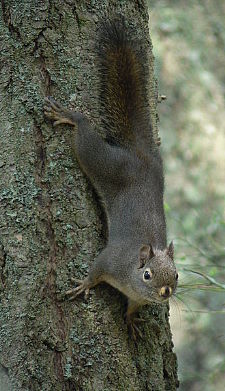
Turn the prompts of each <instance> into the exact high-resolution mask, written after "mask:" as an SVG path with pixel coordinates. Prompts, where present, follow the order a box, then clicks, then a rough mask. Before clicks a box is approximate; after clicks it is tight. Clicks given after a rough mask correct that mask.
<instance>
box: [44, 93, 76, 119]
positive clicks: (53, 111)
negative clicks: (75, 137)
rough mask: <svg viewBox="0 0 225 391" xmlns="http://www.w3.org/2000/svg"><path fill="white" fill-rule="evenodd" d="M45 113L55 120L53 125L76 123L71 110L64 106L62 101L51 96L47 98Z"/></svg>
mask: <svg viewBox="0 0 225 391" xmlns="http://www.w3.org/2000/svg"><path fill="white" fill-rule="evenodd" d="M44 114H45V116H46V117H48V118H49V119H51V120H53V121H54V122H53V126H57V125H60V124H69V125H74V124H75V123H74V121H73V119H72V115H71V111H70V110H67V109H66V108H64V107H63V106H62V105H61V104H60V103H58V102H56V101H55V100H54V99H53V98H52V97H51V96H48V97H47V98H45V102H44Z"/></svg>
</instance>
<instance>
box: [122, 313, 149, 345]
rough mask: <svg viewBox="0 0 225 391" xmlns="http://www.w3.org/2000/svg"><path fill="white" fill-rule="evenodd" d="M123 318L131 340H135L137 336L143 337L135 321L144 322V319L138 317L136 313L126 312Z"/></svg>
mask: <svg viewBox="0 0 225 391" xmlns="http://www.w3.org/2000/svg"><path fill="white" fill-rule="evenodd" d="M135 315H136V316H135ZM125 319H126V323H127V327H128V330H129V332H130V334H131V337H132V338H133V340H134V341H135V342H136V341H137V337H140V338H143V334H142V332H141V330H140V328H139V327H138V325H137V323H143V322H145V319H142V318H138V317H137V314H132V315H128V314H126V315H125Z"/></svg>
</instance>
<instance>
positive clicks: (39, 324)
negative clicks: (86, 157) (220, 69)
mask: <svg viewBox="0 0 225 391" xmlns="http://www.w3.org/2000/svg"><path fill="white" fill-rule="evenodd" d="M113 10H114V11H117V12H120V13H123V14H124V15H125V16H126V19H127V20H128V21H130V22H128V23H131V24H133V25H135V26H136V31H137V35H142V36H144V37H145V42H146V48H147V47H148V50H149V55H150V64H151V66H150V67H151V75H152V77H151V80H150V106H151V111H152V119H153V124H154V129H155V130H156V129H157V125H156V88H155V80H154V77H153V57H152V54H151V45H150V42H149V36H148V14H147V9H146V7H145V4H144V3H143V2H142V1H138V0H136V1H122V0H120V1H116V0H111V1H108V0H104V1H97V2H95V1H77V2H76V1H74V0H67V1H60V0H56V1H51V0H49V1H47V0H46V1H35V0H24V1H22V2H21V1H18V0H1V15H0V34H1V41H0V42H1V51H0V64H1V75H0V83H1V84H0V87H1V106H0V115H1V118H0V124H1V125H0V126H1V138H0V170H1V175H0V211H1V212H0V213H1V219H0V284H1V295H0V389H1V390H3V391H9V390H10V391H14V390H16V391H27V390H29V391H30V390H35V391H39V390H42V391H44V390H46V391H47V390H48V391H50V390H52V391H53V390H54V391H62V390H94V391H97V390H101V391H103V390H152V391H157V390H160V391H161V390H170V391H172V390H175V389H176V385H177V377H176V357H175V355H174V353H173V352H172V347H173V344H172V341H171V333H170V328H169V323H168V308H167V307H158V306H152V307H148V308H144V309H143V314H142V315H143V316H144V317H145V318H146V319H147V322H146V324H145V325H144V326H143V333H144V339H143V340H142V341H140V342H139V343H138V345H137V346H135V344H134V343H133V341H131V340H130V339H129V337H128V333H127V328H126V325H125V324H124V320H123V311H124V307H125V299H124V298H123V297H122V296H121V295H120V294H119V293H118V292H117V291H115V290H114V289H112V288H110V287H108V286H103V285H102V286H99V287H97V288H96V289H95V290H93V291H92V294H91V297H90V300H89V301H88V302H87V303H86V302H84V300H83V298H80V299H78V300H77V301H76V302H69V301H64V300H62V298H63V292H64V291H65V290H66V289H68V288H69V287H70V286H71V284H70V277H71V276H76V277H83V276H84V275H85V274H86V273H87V270H88V265H89V263H90V262H91V261H92V259H93V258H94V257H95V255H96V254H97V253H98V252H99V250H100V249H101V248H102V247H103V246H104V240H105V239H104V237H105V234H104V232H105V226H104V224H103V225H102V223H101V221H102V216H101V209H100V208H99V206H98V202H97V201H96V195H95V194H94V192H93V190H92V188H91V186H90V184H89V183H88V181H87V180H86V178H85V177H84V176H83V174H82V173H81V171H80V169H79V167H78V164H77V162H76V161H74V160H73V159H72V156H71V150H70V146H69V140H70V138H71V137H72V135H71V129H69V128H67V127H64V128H63V129H57V130H55V129H53V127H52V125H51V124H50V123H46V122H45V120H44V117H43V112H42V106H43V98H44V96H46V95H53V96H54V97H55V98H56V99H58V100H59V101H61V102H64V103H65V104H67V105H68V106H70V107H71V108H72V107H73V108H76V109H78V110H81V111H82V112H85V113H86V114H87V115H88V117H89V118H90V119H91V121H92V122H93V123H94V124H96V125H97V124H98V123H99V122H100V121H99V118H98V112H99V108H98V99H97V97H98V94H97V83H98V80H97V79H98V75H97V72H96V65H95V52H94V46H95V39H96V34H95V31H96V25H97V21H98V20H99V18H100V17H102V15H106V14H109V15H110V13H112V12H114V11H113Z"/></svg>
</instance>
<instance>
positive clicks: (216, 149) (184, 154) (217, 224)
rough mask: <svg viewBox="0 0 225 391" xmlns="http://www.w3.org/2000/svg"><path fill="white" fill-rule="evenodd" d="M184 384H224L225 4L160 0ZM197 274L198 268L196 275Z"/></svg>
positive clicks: (154, 18)
mask: <svg viewBox="0 0 225 391" xmlns="http://www.w3.org/2000/svg"><path fill="white" fill-rule="evenodd" d="M149 7H150V31H151V38H152V42H153V51H154V55H155V65H156V76H157V78H158V83H159V94H165V95H166V96H167V100H166V101H165V102H162V103H160V104H159V107H158V110H159V117H160V123H159V129H160V136H161V139H162V146H161V149H162V153H163V156H164V164H165V177H166V194H165V207H166V213H167V223H168V233H169V240H170V239H173V240H174V244H175V250H176V262H177V265H178V270H179V284H180V288H179V290H178V293H177V298H175V300H173V302H172V305H171V325H172V330H173V335H174V343H175V351H176V353H177V355H178V365H179V379H180V383H181V384H180V390H182V391H187V390H188V391H203V390H204V391H212V390H217V391H224V390H225V262H224V261H225V247H224V237H225V235H224V234H225V219H224V217H225V216H224V215H225V208H224V206H225V125H224V124H225V118H224V107H225V99H224V96H225V94H224V93H225V23H224V21H225V2H224V1H219V0H209V1H207V0H204V1H203V0H202V1H193V0H189V1H184V0H183V1H182V0H179V1H176V0H171V1H170V0H164V1H160V0H152V1H149ZM193 272H195V273H193Z"/></svg>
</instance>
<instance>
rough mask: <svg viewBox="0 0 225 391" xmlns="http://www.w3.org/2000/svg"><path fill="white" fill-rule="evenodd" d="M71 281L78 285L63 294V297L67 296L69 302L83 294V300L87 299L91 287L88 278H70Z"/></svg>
mask: <svg viewBox="0 0 225 391" xmlns="http://www.w3.org/2000/svg"><path fill="white" fill-rule="evenodd" d="M71 280H72V281H73V282H75V283H76V284H78V286H77V287H76V288H73V289H70V290H68V291H67V292H65V296H68V298H69V300H74V299H75V298H76V297H77V296H79V295H80V294H81V293H83V292H84V297H85V299H88V296H89V292H90V288H91V287H92V286H91V284H90V282H89V280H88V277H86V278H85V279H84V280H78V279H76V278H71Z"/></svg>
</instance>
